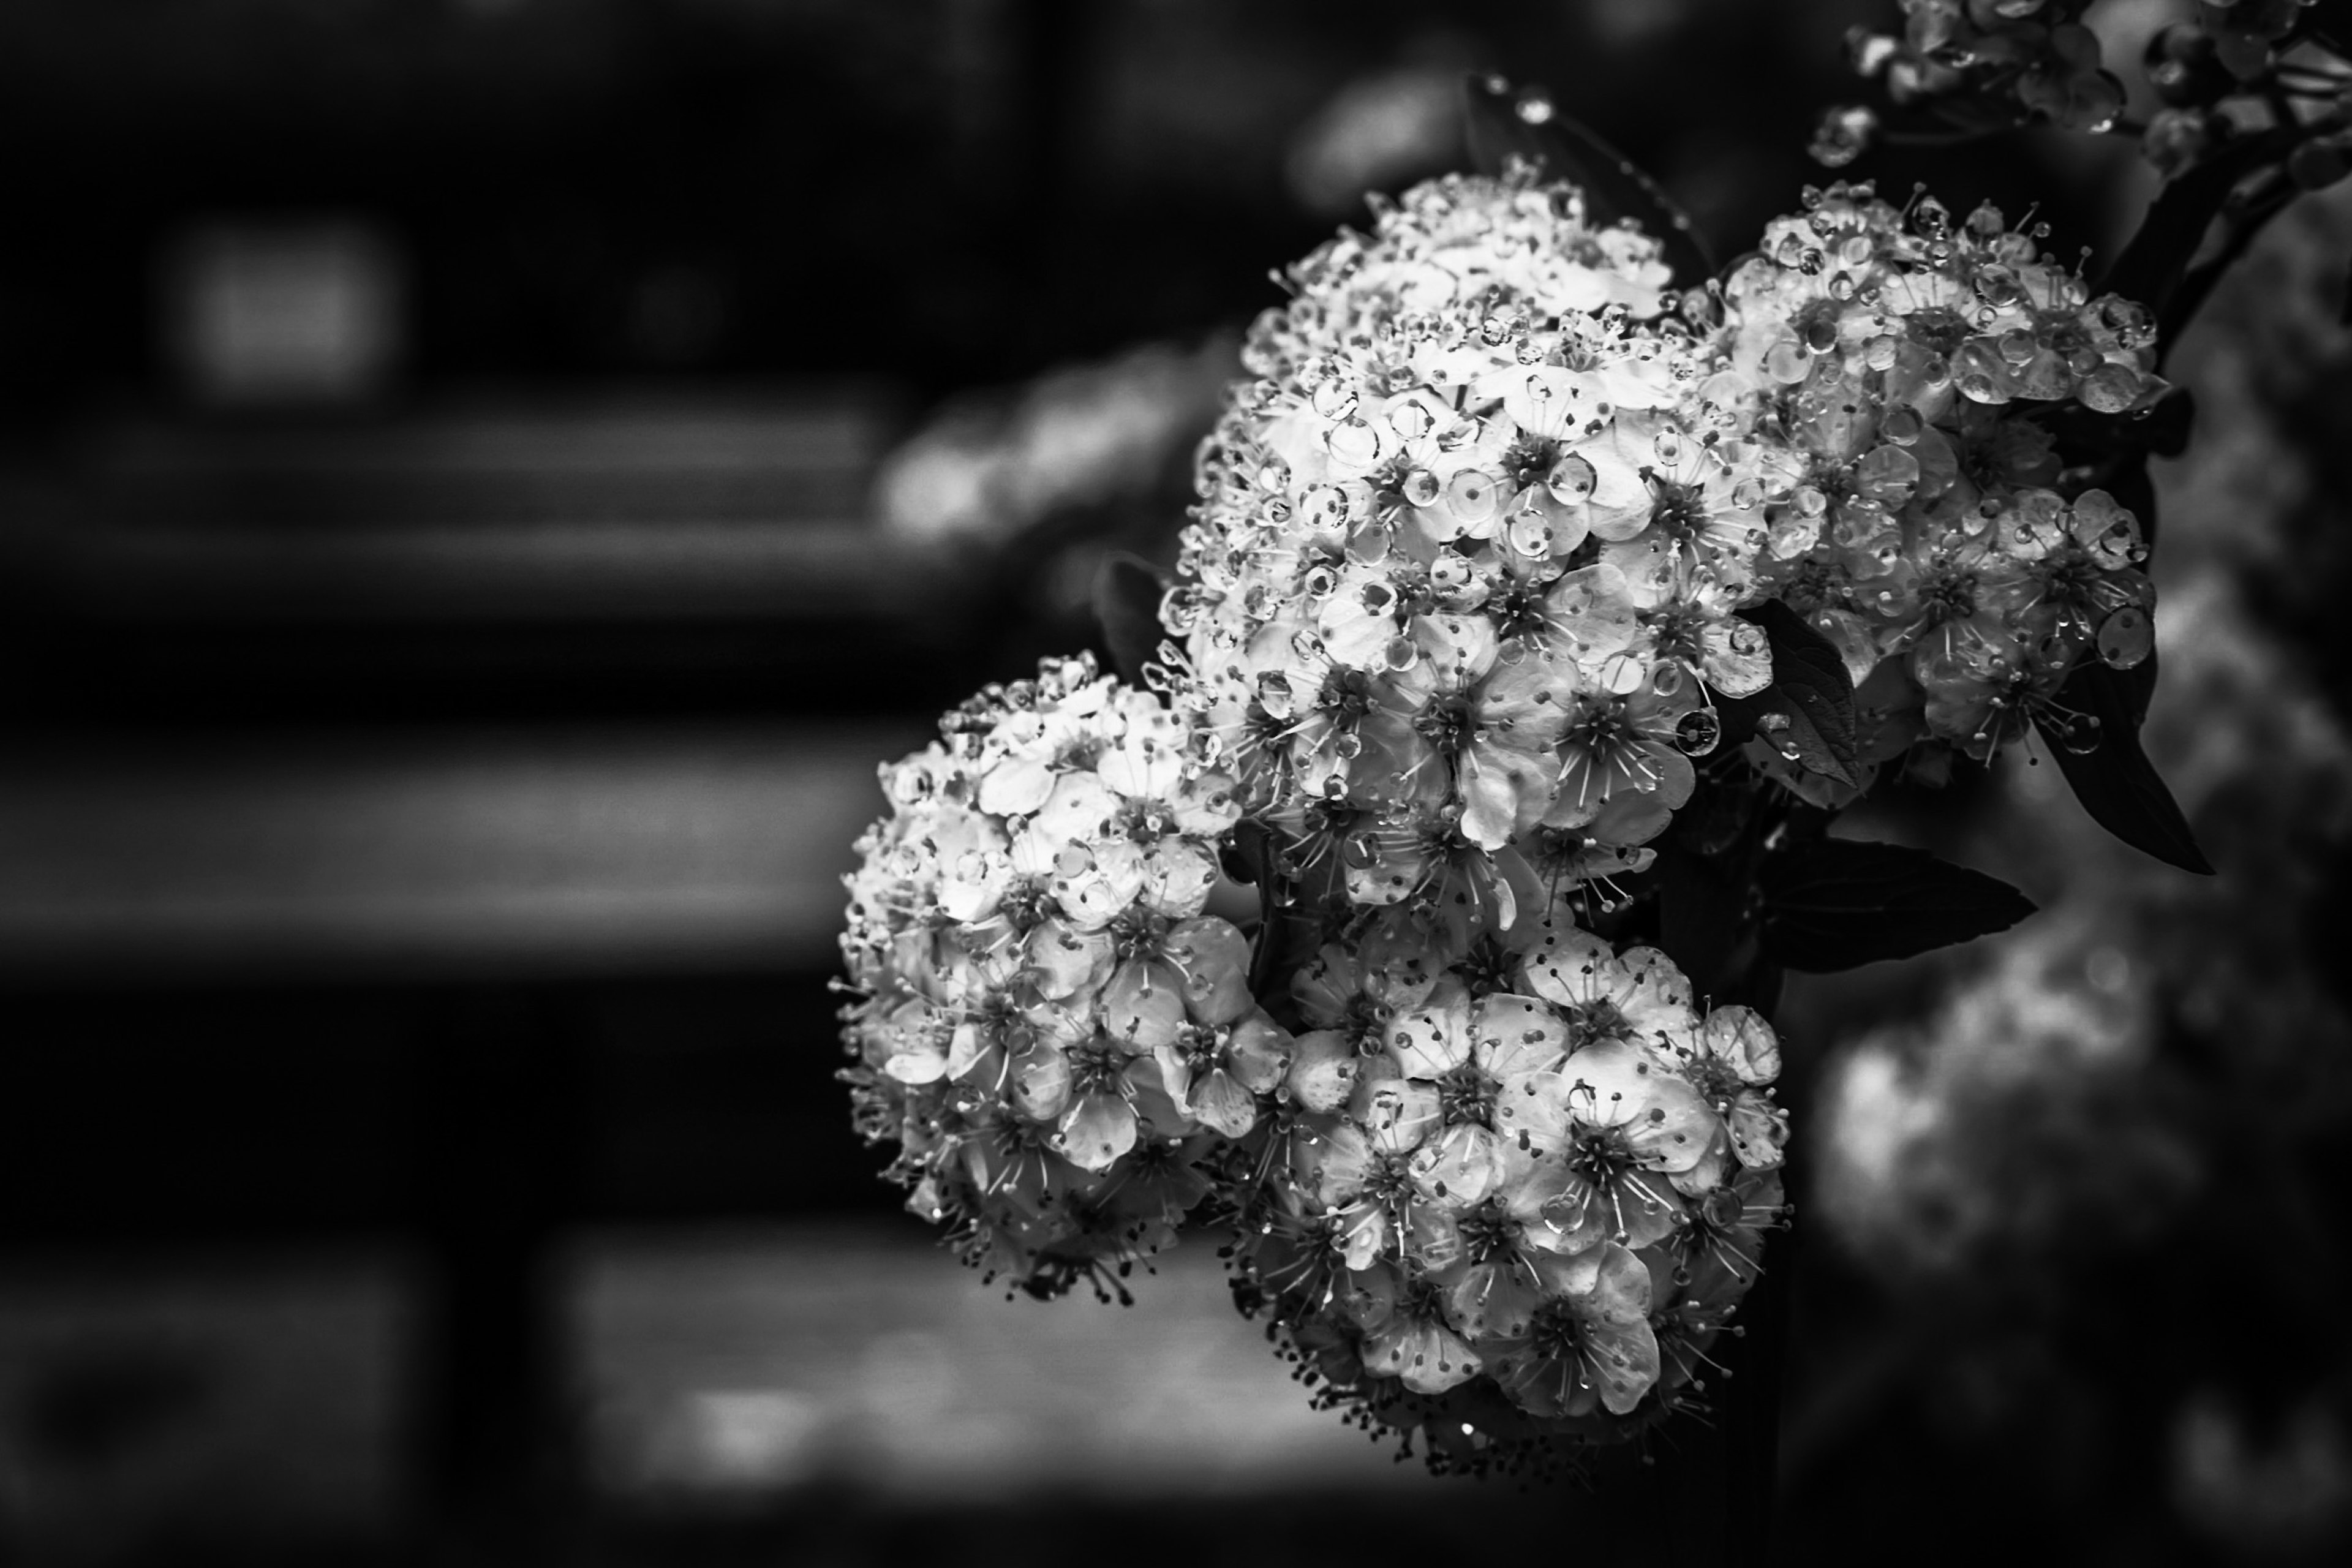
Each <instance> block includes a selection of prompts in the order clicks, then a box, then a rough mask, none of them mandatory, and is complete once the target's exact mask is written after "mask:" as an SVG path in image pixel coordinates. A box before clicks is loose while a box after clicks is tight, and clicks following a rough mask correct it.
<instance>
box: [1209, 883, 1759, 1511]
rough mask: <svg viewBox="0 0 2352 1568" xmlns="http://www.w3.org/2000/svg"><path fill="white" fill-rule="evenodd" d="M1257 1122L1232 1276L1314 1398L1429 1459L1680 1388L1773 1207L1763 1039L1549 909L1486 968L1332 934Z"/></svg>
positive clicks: (1725, 1314)
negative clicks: (1542, 925)
mask: <svg viewBox="0 0 2352 1568" xmlns="http://www.w3.org/2000/svg"><path fill="white" fill-rule="evenodd" d="M1294 989H1295V992H1296V995H1297V1001H1298V1003H1299V1005H1300V1008H1301V1011H1302V1013H1303V1014H1304V1015H1305V1016H1306V1021H1307V1022H1308V1023H1310V1024H1317V1025H1318V1027H1317V1028H1315V1029H1312V1030H1310V1031H1309V1032H1307V1033H1306V1034H1303V1035H1302V1036H1300V1037H1299V1040H1298V1048H1297V1060H1298V1063H1299V1064H1302V1068H1303V1065H1304V1064H1307V1063H1310V1062H1316V1061H1321V1062H1326V1063H1330V1062H1340V1061H1344V1062H1346V1063H1348V1064H1349V1068H1350V1069H1351V1070H1348V1071H1344V1072H1332V1071H1328V1070H1326V1071H1322V1072H1319V1073H1318V1072H1313V1071H1308V1070H1294V1074H1293V1078H1292V1082H1291V1085H1290V1094H1289V1104H1288V1107H1287V1111H1286V1115H1285V1116H1284V1117H1283V1118H1282V1119H1281V1120H1280V1121H1277V1122H1275V1123H1271V1124H1269V1125H1268V1126H1267V1127H1266V1128H1265V1129H1263V1130H1261V1131H1260V1133H1259V1134H1258V1142H1260V1143H1261V1144H1262V1146H1263V1148H1264V1151H1265V1152H1264V1153H1263V1155H1262V1156H1261V1168H1262V1169H1263V1170H1264V1171H1265V1178H1264V1180H1263V1183H1262V1184H1261V1186H1260V1187H1259V1189H1258V1190H1257V1191H1256V1192H1255V1194H1251V1196H1250V1197H1249V1199H1248V1201H1247V1202H1245V1203H1244V1205H1243V1206H1242V1211H1241V1217H1242V1221H1243V1230H1242V1240H1241V1244H1240V1246H1239V1247H1237V1248H1236V1258H1237V1259H1238V1264H1237V1267H1238V1278H1237V1281H1236V1293H1237V1295H1239V1297H1240V1298H1241V1299H1242V1300H1243V1302H1244V1305H1245V1306H1248V1307H1252V1308H1255V1309H1258V1310H1265V1312H1267V1313H1268V1314H1269V1315H1270V1316H1271V1317H1272V1318H1273V1320H1274V1321H1276V1323H1277V1324H1278V1325H1280V1328H1281V1330H1282V1331H1283V1333H1284V1334H1285V1335H1286V1337H1287V1340H1288V1342H1289V1346H1290V1349H1291V1352H1292V1353H1293V1354H1294V1356H1295V1357H1296V1358H1297V1360H1298V1361H1299V1362H1300V1363H1302V1364H1303V1367H1304V1369H1305V1372H1306V1373H1307V1375H1308V1376H1309V1378H1310V1381H1318V1382H1320V1383H1321V1384H1323V1385H1324V1388H1325V1393H1324V1395H1323V1397H1324V1399H1325V1401H1326V1402H1327V1403H1328V1404H1330V1405H1336V1406H1339V1407H1342V1408H1345V1409H1348V1410H1349V1411H1350V1412H1351V1413H1352V1414H1353V1415H1355V1416H1356V1417H1357V1418H1358V1419H1360V1420H1361V1421H1363V1422H1364V1423H1365V1424H1367V1425H1370V1426H1385V1427H1391V1428H1396V1429H1400V1430H1402V1431H1403V1432H1405V1433H1408V1434H1410V1433H1413V1432H1416V1431H1418V1432H1419V1433H1421V1434H1422V1435H1423V1437H1424V1440H1425V1446H1426V1447H1427V1448H1428V1450H1429V1453H1430V1455H1431V1457H1432V1459H1433V1462H1435V1463H1439V1464H1441V1465H1444V1464H1454V1465H1459V1466H1465V1467H1469V1468H1478V1467H1480V1466H1483V1465H1485V1464H1488V1463H1493V1462H1497V1461H1499V1462H1503V1463H1510V1462H1513V1461H1514V1460H1517V1459H1521V1458H1527V1457H1528V1455H1529V1453H1530V1451H1531V1450H1533V1449H1538V1448H1540V1449H1543V1450H1546V1451H1555V1450H1556V1449H1557V1447H1558V1446H1559V1444H1561V1443H1569V1444H1575V1443H1590V1442H1604V1441H1610V1440H1613V1439H1616V1438H1621V1437H1623V1436H1628V1435H1630V1434H1631V1433H1632V1432H1633V1431H1635V1430H1638V1429H1639V1428H1640V1427H1642V1426H1646V1425H1647V1424H1648V1423H1650V1422H1651V1421H1653V1420H1655V1419H1657V1418H1658V1417H1660V1416H1662V1415H1664V1414H1665V1413H1667V1412H1669V1411H1671V1410H1673V1409H1675V1408H1676V1407H1677V1406H1678V1405H1683V1404H1685V1403H1687V1402H1688V1401H1689V1400H1690V1399H1691V1396H1692V1394H1693V1392H1694V1391H1695V1389H1696V1386H1697V1385H1698V1384H1700V1383H1702V1382H1703V1381H1704V1377H1705V1373H1706V1369H1707V1367H1708V1364H1709V1363H1708V1361H1707V1347H1708V1345H1709V1344H1710V1343H1711V1342H1713V1340H1714V1339H1715V1337H1716V1336H1717V1334H1718V1333H1719V1332H1720V1331H1722V1329H1723V1327H1724V1325H1725V1323H1726V1321H1727V1319H1729V1317H1730V1316H1731V1314H1732V1312H1733V1310H1734V1309H1735V1308H1736V1307H1737V1305H1738V1301H1739V1300H1740V1298H1741V1297H1742V1296H1743V1295H1744V1294H1745V1293H1746V1291H1747V1289H1748V1286H1749V1285H1751V1284H1752V1283H1754V1281H1755V1279H1757V1277H1758V1273H1759V1267H1760V1260H1761V1240H1762V1233H1763V1232H1764V1231H1765V1230H1766V1229H1767V1228H1769V1226H1772V1225H1774V1224H1775V1223H1776V1222H1777V1220H1778V1217H1779V1215H1780V1209H1781V1193H1780V1175H1779V1167H1780V1162H1781V1146H1782V1144H1783V1142H1784V1141H1785V1139H1786V1136H1787V1123H1786V1118H1785V1115H1784V1113H1783V1112H1781V1111H1780V1110H1779V1109H1778V1108H1777V1107H1776V1106H1775V1105H1774V1104H1773V1103H1772V1083H1773V1080H1774V1079H1775V1078H1777V1077H1778V1075H1779V1072H1780V1048H1779V1044H1778V1041H1777V1040H1776V1038H1775V1037H1774V1036H1773V1033H1772V1030H1771V1028H1770V1026H1769V1025H1768V1024H1766V1023H1765V1021H1764V1019H1763V1018H1762V1017H1761V1016H1759V1015H1758V1014H1757V1013H1755V1012H1754V1011H1752V1010H1751V1009H1748V1008H1747V1007H1739V1006H1723V1007H1717V1008H1714V1009H1713V1010H1711V1011H1710V1010H1707V1009H1706V1008H1704V1007H1702V1006H1701V1005H1698V1003H1697V1002H1696V1001H1695V999H1694V998H1693V996H1692V994H1691V989H1690V986H1689V984H1688V983H1687V981H1685V978H1684V977H1683V975H1682V973H1681V972H1680V971H1679V970H1678V969H1676V968H1675V965H1674V964H1673V963H1671V962H1670V961H1668V960H1667V958H1666V957H1665V955H1664V954H1663V953H1661V952H1657V951H1656V950H1654V949H1651V948H1644V947H1633V948H1629V949H1627V950H1626V951H1625V952H1614V951H1612V948H1611V946H1610V944H1609V943H1608V942H1605V941H1603V940H1602V939H1601V938H1600V937H1598V936H1595V935H1593V934H1591V933H1590V932H1586V931H1580V930H1577V929H1576V928H1574V927H1572V926H1566V925H1560V926H1553V927H1549V928H1547V929H1546V930H1545V931H1543V932H1542V934H1541V936H1540V938H1539V939H1538V940H1537V941H1535V942H1532V943H1531V944H1530V945H1529V946H1528V948H1527V949H1526V950H1525V952H1523V953H1521V954H1519V955H1517V957H1516V959H1515V961H1514V963H1512V964H1511V966H1510V967H1509V968H1508V969H1507V971H1505V972H1503V973H1496V972H1495V971H1494V970H1492V969H1491V968H1489V969H1478V968H1474V967H1473V966H1468V965H1460V966H1455V967H1454V968H1451V969H1447V970H1444V971H1422V972H1419V973H1415V972H1413V971H1411V970H1409V969H1399V968H1398V967H1397V966H1394V965H1386V966H1383V965H1381V964H1379V963H1374V962H1371V961H1370V960H1369V959H1368V957H1367V956H1366V955H1365V954H1363V953H1360V952H1354V951H1351V950H1350V948H1349V945H1348V944H1346V943H1334V944H1332V945H1330V946H1328V947H1327V948H1326V949H1325V951H1324V952H1323V954H1322V956H1321V957H1320V958H1319V959H1318V961H1317V962H1316V963H1313V964H1310V965H1309V966H1307V968H1306V969H1305V970H1302V971H1301V972H1300V973H1299V975H1298V977H1297V981H1296V983H1295V986H1294Z"/></svg>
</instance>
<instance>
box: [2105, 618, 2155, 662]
mask: <svg viewBox="0 0 2352 1568" xmlns="http://www.w3.org/2000/svg"><path fill="white" fill-rule="evenodd" d="M2155 647H2156V627H2155V626H2154V624H2153V623H2151V622H2150V621H2149V620H2148V617H2147V611H2145V610H2143V609H2141V608H2139V607H2138V606H2137V605H2125V606H2124V607H2123V608H2122V609H2120V610H2117V611H2116V613H2115V614H2114V615H2111V616H2108V617H2107V618H2106V619H2105V620H2104V621H2101V622H2100V623H2099V657H2100V658H2103V659H2105V660H2106V662H2107V663H2108V664H2109V665H2111V666H2113V667H2114V668H2116V669H2129V668H2132V667H2134V666H2135V665H2137V664H2140V663H2142V662H2144V661H2145V660H2146V659H2147V656H2148V655H2149V653H2151V652H2152V651H2154V649H2155Z"/></svg>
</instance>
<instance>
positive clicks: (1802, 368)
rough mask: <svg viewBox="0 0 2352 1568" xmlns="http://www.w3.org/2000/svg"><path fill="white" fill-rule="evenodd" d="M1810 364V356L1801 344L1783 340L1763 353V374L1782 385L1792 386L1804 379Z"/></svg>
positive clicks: (1787, 339)
mask: <svg viewBox="0 0 2352 1568" xmlns="http://www.w3.org/2000/svg"><path fill="white" fill-rule="evenodd" d="M1811 363H1812V355H1811V354H1810V353H1806V352H1805V348H1804V345H1803V344H1801V343H1799V342H1795V341H1794V340H1792V339H1789V338H1783V339H1781V340H1780V342H1777V343H1774V344H1773V345H1772V346H1771V347H1770V348H1769V349H1768V350H1766V351H1765V354H1764V374H1767V375H1769V376H1770V377H1771V378H1772V379H1773V380H1774V381H1777V382H1780V383H1781V384H1783V385H1787V386H1794V385H1795V384H1797V383H1799V382H1801V381H1802V380H1804V379H1805V372H1806V370H1807V368H1808V367H1810V366H1811Z"/></svg>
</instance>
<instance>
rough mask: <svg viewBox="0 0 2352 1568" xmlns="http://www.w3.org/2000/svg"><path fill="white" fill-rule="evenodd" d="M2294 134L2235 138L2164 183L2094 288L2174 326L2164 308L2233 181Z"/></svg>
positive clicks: (2167, 343)
mask: <svg viewBox="0 0 2352 1568" xmlns="http://www.w3.org/2000/svg"><path fill="white" fill-rule="evenodd" d="M2292 136H2293V133H2292V132H2289V133H2285V134H2284V135H2283V134H2282V133H2280V132H2269V133H2262V134H2254V135H2246V136H2240V137H2237V138H2234V139H2232V140H2231V141H2228V142H2223V143H2221V147H2220V149H2219V150H2218V151H2216V152H2215V153H2212V154H2211V155H2210V156H2209V157H2207V158H2206V159H2205V160H2204V161H2203V162H2201V163H2198V164H2196V165H2195V166H2193V167H2191V168H2190V169H2189V170H2187V171H2186V172H2185V173H2182V174H2178V175H2175V176H2174V177H2173V178H2172V179H2170V180H2168V181H2166V182H2165V185H2164V189H2163V190H2162V191H2160V192H2158V195H2157V198H2156V200H2154V201H2153V202H2150V203H2149V204H2148V207H2147V216H2145V217H2143V218H2141V219H2140V226H2139V230H2138V232H2137V233H2136V234H2134V235H2133V236H2132V237H2131V240H2130V242H2129V243H2128V244H2126V246H2125V247H2124V248H2123V253H2122V254H2121V255H2119V256H2117V257H2116V261H2115V265H2114V266H2113V267H2110V268H2107V273H2106V276H2105V277H2104V278H2102V279H2099V283H2098V291H2099V292H2100V293H2103V294H2120V295H2122V296H2123V297H2124V298H2125V299H2126V300H2137V302H2139V303H2140V304H2142V305H2145V306H2147V308H2148V309H2149V310H2152V311H2154V312H2155V313H2156V317H2157V320H2158V322H2159V323H2161V324H2164V325H2166V326H2167V327H2177V326H2178V325H2179V322H2178V321H2175V320H2173V318H2172V313H2171V312H2170V310H2168V306H2169V305H2170V303H2171V301H2172V296H2173V294H2174V292H2175V291H2176V290H2177V289H2179V287H2180V283H2181V279H2183V278H2185V277H2187V276H2188V272H2189V260H2190V258H2192V257H2194V256H2195V255H2196V254H2197V250H2198V247H2200V245H2202V244H2203V243H2204V240H2205V231H2206V230H2207V229H2208V228H2210V227H2211V226H2212V223H2213V219H2214V218H2215V217H2216V216H2219V215H2220V214H2221V206H2222V204H2223V203H2224V202H2226V201H2228V200H2229V198H2230V193H2231V191H2233V190H2235V189H2236V188H2237V185H2238V182H2239V181H2240V180H2242V179H2243V178H2245V176H2246V175H2247V174H2251V173H2252V171H2254V170H2255V169H2258V168H2260V167H2262V166H2263V164H2264V163H2270V162H2272V161H2273V159H2275V158H2276V157H2278V156H2279V154H2280V153H2282V152H2284V148H2285V146H2286V144H2287V143H2288V142H2289V141H2291V140H2292ZM2175 335H2176V334H2175V333H2174V332H2173V331H2165V332H2164V333H2163V335H2162V336H2161V338H2160V339H2159V341H2158V345H2157V352H2158V354H2159V355H2161V354H2164V353H2169V352H2170V351H2171V348H2172V340H2173V338H2174V336H2175Z"/></svg>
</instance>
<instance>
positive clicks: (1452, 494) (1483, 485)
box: [1445, 468, 1495, 524]
mask: <svg viewBox="0 0 2352 1568" xmlns="http://www.w3.org/2000/svg"><path fill="white" fill-rule="evenodd" d="M1445 504H1446V507H1447V508H1448V510H1451V511H1452V512H1453V513H1454V516H1455V517H1457V518H1460V519H1461V520H1462V521H1464V522H1465V523H1473V524H1475V523H1481V522H1484V521H1486V520H1487V519H1488V518H1490V517H1492V516H1494V515H1495V482H1494V481H1493V480H1492V479H1488V478H1487V477H1486V475H1484V474H1482V473H1480V472H1479V471H1478V470H1477V469H1475V468H1465V469H1463V470H1462V471H1461V472H1460V473H1458V474H1456V475H1454V482H1453V483H1452V484H1450V485H1447V486H1446V487H1445Z"/></svg>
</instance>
